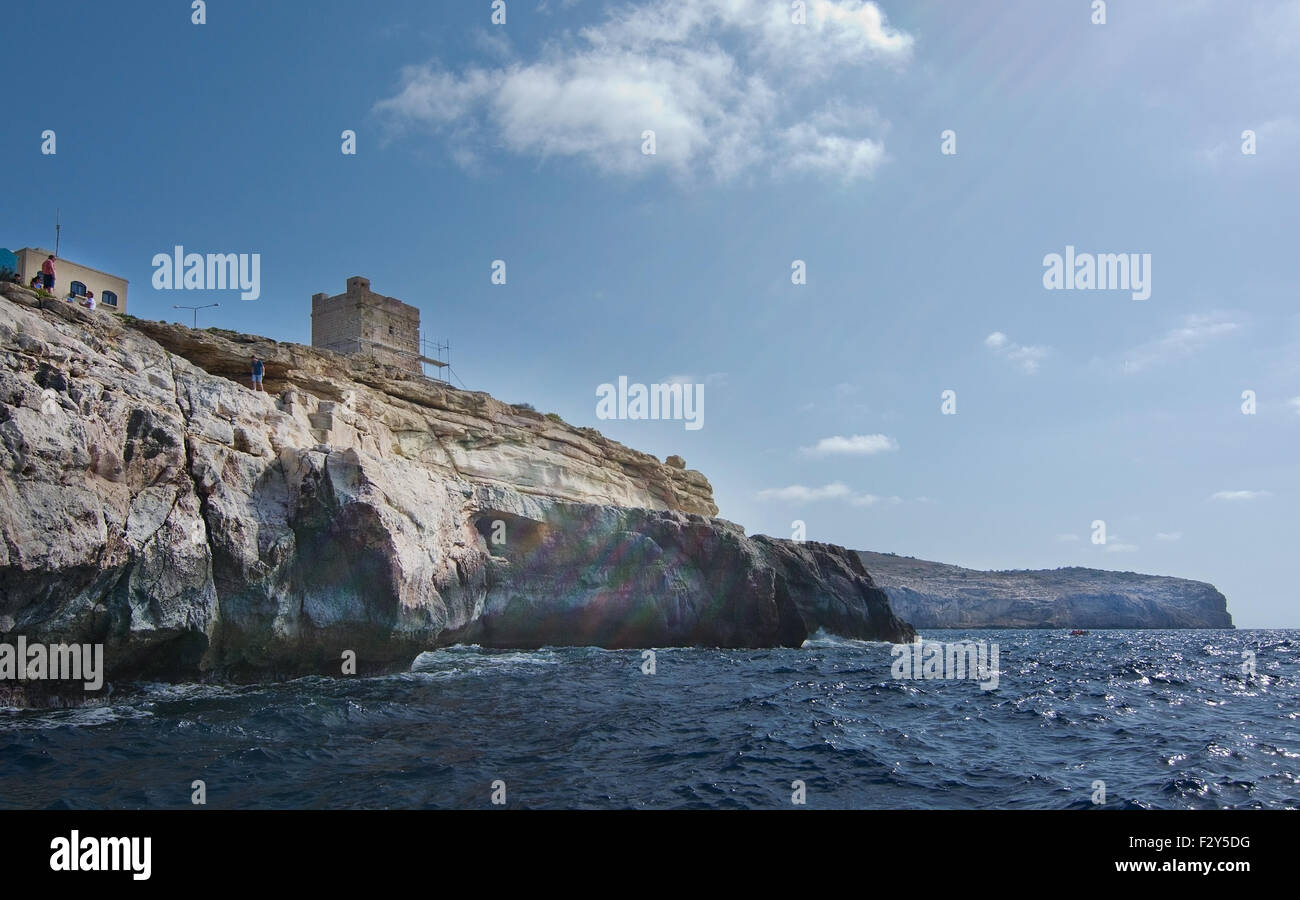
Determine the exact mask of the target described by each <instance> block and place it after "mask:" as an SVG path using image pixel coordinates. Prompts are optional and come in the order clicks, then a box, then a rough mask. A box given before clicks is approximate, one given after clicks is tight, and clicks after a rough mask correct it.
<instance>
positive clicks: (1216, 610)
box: [858, 551, 1232, 628]
mask: <svg viewBox="0 0 1300 900" xmlns="http://www.w3.org/2000/svg"><path fill="white" fill-rule="evenodd" d="M858 556H859V557H860V558H861V559H862V562H863V563H864V564H865V565H866V566H867V567H868V568H869V569H870V570H871V573H872V576H873V578H874V579H875V582H876V583H877V584H878V585H879V586H880V587H881V588H883V589H884V590H885V592H886V593H887V594H889V599H890V602H891V604H892V605H893V607H894V610H895V611H896V612H897V613H898V615H900V616H902V617H903V618H904V619H906V620H907V621H909V622H911V623H912V624H913V625H915V626H916V627H917V628H1231V627H1232V616H1230V615H1229V614H1228V601H1227V599H1226V598H1224V596H1223V594H1221V593H1219V592H1218V590H1217V589H1215V587H1214V586H1213V585H1210V584H1205V583H1204V582H1201V581H1188V580H1187V579H1185V578H1169V577H1166V576H1163V575H1139V574H1137V573H1136V572H1107V571H1104V570H1101V569H1083V568H1078V567H1070V568H1064V569H1051V570H1041V571H1009V572H980V571H976V570H974V569H963V568H961V567H960V566H950V565H945V564H944V563H936V562H927V561H926V560H921V559H912V558H911V557H907V556H894V555H893V554H889V553H871V552H866V551H863V552H859V553H858Z"/></svg>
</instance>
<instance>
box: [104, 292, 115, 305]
mask: <svg viewBox="0 0 1300 900" xmlns="http://www.w3.org/2000/svg"><path fill="white" fill-rule="evenodd" d="M103 299H104V305H105V306H117V294H115V293H113V292H112V291H104V298H103Z"/></svg>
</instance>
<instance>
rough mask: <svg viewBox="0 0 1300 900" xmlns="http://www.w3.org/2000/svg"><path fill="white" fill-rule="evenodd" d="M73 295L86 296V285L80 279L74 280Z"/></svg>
mask: <svg viewBox="0 0 1300 900" xmlns="http://www.w3.org/2000/svg"><path fill="white" fill-rule="evenodd" d="M72 296H74V297H84V296H86V286H85V285H84V284H82V283H81V282H80V281H74V282H72Z"/></svg>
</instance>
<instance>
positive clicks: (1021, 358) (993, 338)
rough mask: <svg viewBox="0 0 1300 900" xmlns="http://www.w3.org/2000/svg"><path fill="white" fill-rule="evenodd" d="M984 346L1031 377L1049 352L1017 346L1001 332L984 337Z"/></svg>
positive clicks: (1046, 349) (1042, 348) (1039, 348)
mask: <svg viewBox="0 0 1300 900" xmlns="http://www.w3.org/2000/svg"><path fill="white" fill-rule="evenodd" d="M984 346H985V347H988V348H989V349H990V350H992V351H993V352H994V353H996V354H997V355H998V356H1002V357H1005V358H1006V359H1009V360H1011V361H1012V362H1013V363H1015V364H1016V365H1018V366H1020V368H1021V369H1023V370H1024V372H1025V374H1027V375H1033V374H1034V373H1036V372H1037V371H1038V364H1039V363H1040V362H1042V361H1043V359H1045V358H1046V357H1047V354H1048V353H1049V352H1050V351H1049V349H1048V348H1047V347H1037V346H1026V345H1023V344H1017V343H1016V342H1015V341H1013V340H1011V338H1009V337H1007V336H1006V335H1005V334H1003V333H1002V332H1001V331H995V332H993V333H992V334H990V335H989V336H988V337H986V338H985V339H984Z"/></svg>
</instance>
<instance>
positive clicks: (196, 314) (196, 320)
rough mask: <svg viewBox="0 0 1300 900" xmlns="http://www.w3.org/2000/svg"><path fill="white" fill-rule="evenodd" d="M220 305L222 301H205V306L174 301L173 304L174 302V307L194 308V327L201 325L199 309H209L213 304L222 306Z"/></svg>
mask: <svg viewBox="0 0 1300 900" xmlns="http://www.w3.org/2000/svg"><path fill="white" fill-rule="evenodd" d="M220 305H221V304H220V303H205V304H204V305H203V306H181V305H180V304H177V303H173V304H172V309H192V310H194V327H195V328H198V327H199V310H201V309H208V308H209V307H212V306H220Z"/></svg>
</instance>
